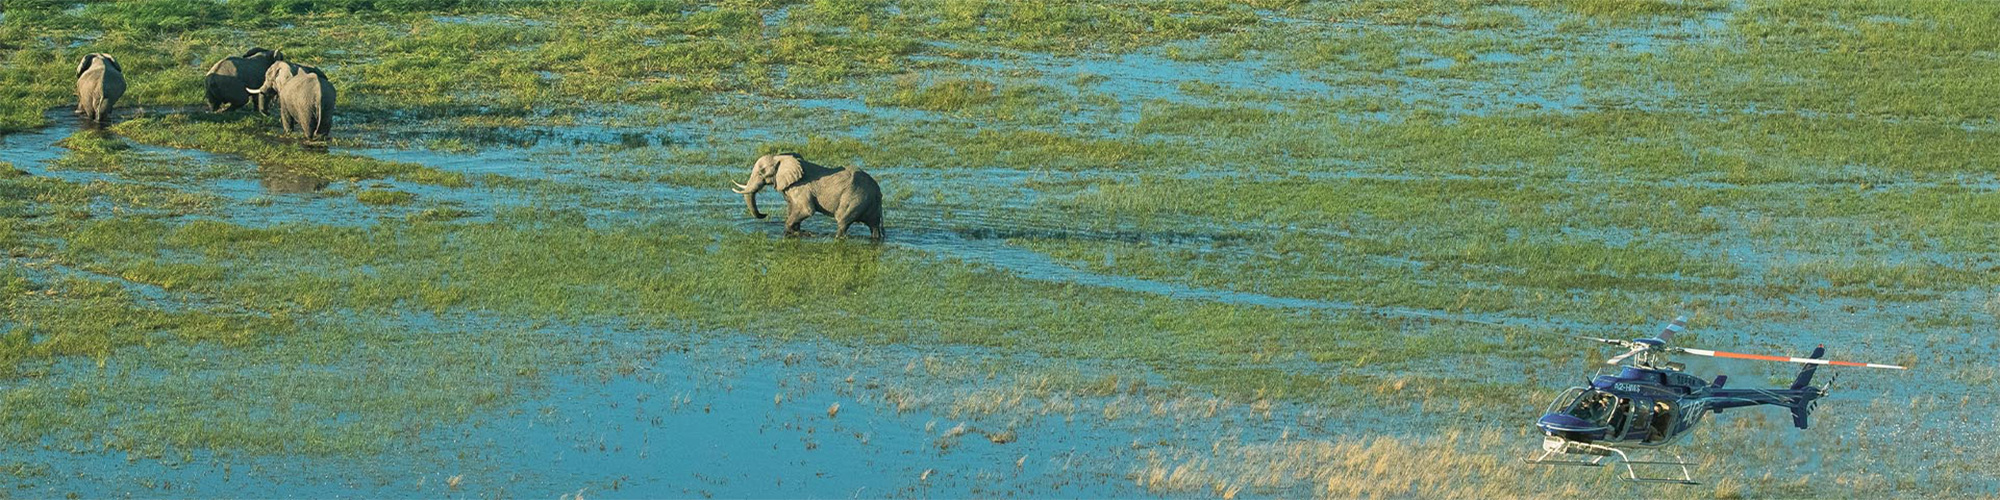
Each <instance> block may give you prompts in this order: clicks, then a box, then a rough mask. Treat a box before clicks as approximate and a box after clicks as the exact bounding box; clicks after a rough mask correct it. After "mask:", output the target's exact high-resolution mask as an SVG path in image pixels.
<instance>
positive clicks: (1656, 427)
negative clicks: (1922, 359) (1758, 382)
mask: <svg viewBox="0 0 2000 500" xmlns="http://www.w3.org/2000/svg"><path fill="white" fill-rule="evenodd" d="M1686 329H1687V317H1685V316H1682V317H1677V318H1674V320H1673V322H1671V323H1668V324H1667V326H1666V328H1664V329H1662V330H1661V331H1660V333H1659V334H1658V335H1655V336H1653V337H1648V338H1638V339H1632V340H1617V339H1604V338H1596V337H1581V336H1579V338H1582V339H1585V340H1591V341H1596V342H1601V343H1605V344H1611V345H1615V346H1619V347H1624V348H1626V349H1628V350H1627V351H1625V353H1623V354H1619V355H1617V356H1615V357H1612V358H1611V359H1610V360H1607V361H1606V362H1605V364H1608V365H1620V364H1621V363H1622V366H1620V370H1619V372H1618V374H1617V375H1598V376H1596V377H1594V378H1592V379H1591V380H1590V384H1589V385H1588V386H1583V387H1571V388H1569V389H1566V390H1564V391H1563V392H1562V394H1561V395H1558V396H1556V399H1555V401H1553V402H1551V403H1549V406H1548V409H1547V410H1546V412H1545V413H1544V414H1543V415H1542V417H1541V418H1540V419H1537V420H1536V421H1535V427H1536V428H1538V429H1540V430H1541V431H1542V454H1541V456H1540V457H1537V458H1534V459H1527V460H1523V461H1524V462H1527V463H1529V464H1535V465H1569V466H1586V467H1597V466H1604V465H1612V464H1618V465H1623V466H1624V467H1625V479H1629V480H1632V481H1636V482H1643V483H1678V484H1690V485H1691V484H1701V483H1698V482H1696V481H1695V480H1694V475H1693V473H1692V472H1691V471H1690V470H1689V469H1688V466H1690V465H1696V464H1693V463H1689V462H1688V461H1687V460H1685V459H1683V458H1681V456H1680V455H1679V454H1677V453H1671V452H1667V453H1668V454H1671V455H1673V457H1674V459H1673V460H1672V461H1665V460H1632V459H1631V456H1630V455H1628V454H1627V450H1628V449H1633V448H1643V449H1658V448H1661V447H1664V446H1667V445H1670V444H1673V443H1674V442H1675V441H1678V440H1680V439H1681V438H1682V437H1685V436H1687V435H1688V434H1689V433H1690V431H1693V430H1694V428H1695V427H1696V425H1697V424H1700V423H1701V420H1702V417H1705V416H1707V415H1708V413H1710V412H1718V413H1719V412H1721V411H1722V410H1726V409H1730V408H1741V407H1746V406H1758V405H1776V406H1781V407H1784V408H1787V409H1789V410H1791V414H1792V425H1794V426H1797V427H1798V428H1800V429H1804V428H1806V423H1807V420H1808V418H1809V417H1810V416H1811V415H1812V410H1813V408H1814V407H1815V406H1816V405H1817V404H1818V400H1819V398H1821V397H1825V396H1826V395H1827V390H1828V389H1829V388H1831V387H1832V386H1833V381H1832V380H1828V381H1827V383H1826V384H1825V385H1821V386H1818V387H1814V386H1812V385H1810V384H1811V383H1812V378H1813V372H1814V371H1816V370H1818V369H1819V367H1820V365H1832V366H1856V367H1867V368H1887V369H1895V370H1907V369H1908V368H1906V367H1902V366H1896V365H1885V364H1877V363H1855V362H1850V361H1831V360H1827V359H1824V357H1825V355H1826V346H1825V345H1820V346H1818V347H1815V348H1813V352H1812V356H1809V357H1804V358H1794V357H1787V356H1764V355H1757V354H1742V353H1734V352H1724V351H1711V350H1706V349H1694V348H1688V347H1674V346H1670V345H1668V343H1669V342H1671V341H1672V340H1673V338H1674V334H1676V333H1680V332H1682V331H1685V330H1686ZM1674 353H1686V354H1694V355H1699V356H1709V357H1716V358H1734V359H1753V360H1761V361H1779V362H1790V363H1803V364H1805V366H1804V367H1802V368H1801V369H1800V370H1799V374H1798V378H1796V379H1793V381H1792V385H1791V386H1790V387H1784V388H1731V387H1725V384H1727V382H1728V381H1729V376H1728V375H1717V376H1716V377H1715V380H1714V381H1712V382H1711V381H1706V380H1702V379H1701V378H1700V377H1697V376H1694V375H1690V374H1687V373H1684V372H1683V371H1682V370H1683V369H1684V368H1686V367H1685V366H1684V365H1682V364H1680V363H1675V362H1672V361H1669V360H1668V359H1667V355H1668V354H1674ZM1833 378H1835V379H1837V378H1839V377H1838V372H1836V373H1835V376H1834V377H1833ZM1613 456H1616V457H1617V458H1616V459H1615V460H1613V459H1612V457H1613ZM1635 465H1637V466H1645V467H1648V471H1649V472H1653V471H1658V470H1659V469H1651V467H1656V466H1657V467H1678V468H1679V469H1680V474H1679V475H1678V476H1679V477H1673V475H1671V469H1668V474H1667V475H1647V476H1641V475H1640V474H1639V473H1638V471H1637V470H1636V469H1635V468H1634V467H1633V466H1635Z"/></svg>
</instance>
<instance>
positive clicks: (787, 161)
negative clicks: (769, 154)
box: [772, 154, 806, 191]
mask: <svg viewBox="0 0 2000 500" xmlns="http://www.w3.org/2000/svg"><path fill="white" fill-rule="evenodd" d="M777 160H778V182H776V183H774V185H773V186H772V187H775V188H777V189H778V190H779V191H784V190H785V189H788V188H791V187H792V184H794V183H797V182H799V178H801V177H805V176H806V168H805V165H801V164H799V161H800V158H799V155H794V154H781V155H778V156H777Z"/></svg>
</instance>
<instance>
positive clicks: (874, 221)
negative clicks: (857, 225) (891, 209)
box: [861, 201, 888, 241]
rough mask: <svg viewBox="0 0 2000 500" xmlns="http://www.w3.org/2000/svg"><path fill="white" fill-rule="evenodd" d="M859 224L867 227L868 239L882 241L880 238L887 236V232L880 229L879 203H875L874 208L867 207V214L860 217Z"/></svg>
mask: <svg viewBox="0 0 2000 500" xmlns="http://www.w3.org/2000/svg"><path fill="white" fill-rule="evenodd" d="M861 223H862V224H867V225H868V239H871V240H875V241H882V237H883V236H887V234H888V233H886V231H887V230H885V229H882V205H881V202H880V201H877V202H875V206H872V207H868V211H867V213H865V214H862V215H861Z"/></svg>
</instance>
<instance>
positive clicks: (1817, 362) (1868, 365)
mask: <svg viewBox="0 0 2000 500" xmlns="http://www.w3.org/2000/svg"><path fill="white" fill-rule="evenodd" d="M1675 350H1678V351H1680V352H1685V353H1688V354H1693V355H1697V356H1708V357H1714V358H1736V359H1755V360H1759V361H1778V362H1785V363H1807V364H1814V365H1834V366H1860V367H1865V368H1888V369H1892V370H1908V369H1909V367H1904V366H1896V365H1883V364H1876V363H1856V362H1853V361H1833V360H1828V359H1813V358H1794V357H1790V356H1765V355H1762V354H1743V353H1740V352H1728V351H1710V350H1707V349H1689V348H1686V347H1680V348H1676V349H1675Z"/></svg>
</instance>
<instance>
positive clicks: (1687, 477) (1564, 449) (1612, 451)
mask: <svg viewBox="0 0 2000 500" xmlns="http://www.w3.org/2000/svg"><path fill="white" fill-rule="evenodd" d="M1567 455H1592V457H1590V459H1588V460H1564V459H1561V458H1551V457H1557V456H1567ZM1612 455H1617V456H1618V459H1617V460H1616V461H1608V460H1610V459H1611V457H1612ZM1673 455H1674V460H1673V461H1672V462H1667V461H1658V460H1632V457H1630V456H1628V455H1626V454H1625V450H1620V449H1617V448H1612V447H1609V446H1604V445H1599V444H1590V443H1579V442H1575V441H1570V440H1566V439H1557V438H1547V439H1545V440H1544V441H1543V442H1542V456H1539V457H1535V458H1534V459H1533V460H1528V459H1523V460H1521V461H1522V462H1525V463H1528V464H1532V465H1566V466H1581V467H1601V466H1604V465H1609V464H1612V463H1617V464H1622V465H1624V466H1625V479H1629V480H1632V481H1634V482H1641V483H1673V484H1687V485H1695V484H1701V483H1700V482H1696V481H1695V480H1694V473H1693V472H1692V471H1690V470H1688V466H1690V465H1698V464H1693V463H1688V461H1687V459H1684V458H1681V456H1680V454H1673ZM1634 465H1647V466H1652V465H1667V466H1674V467H1679V468H1680V469H1681V477H1679V478H1675V477H1672V476H1671V475H1669V476H1665V477H1652V476H1648V477H1640V476H1639V471H1638V469H1637V468H1634V467H1632V466H1634Z"/></svg>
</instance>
